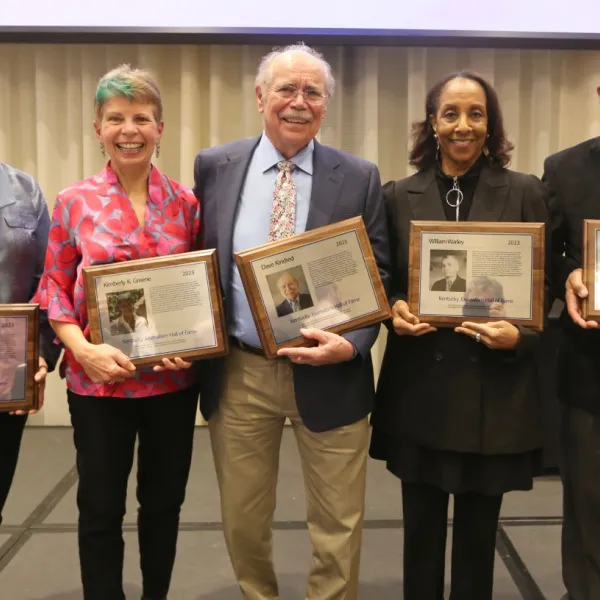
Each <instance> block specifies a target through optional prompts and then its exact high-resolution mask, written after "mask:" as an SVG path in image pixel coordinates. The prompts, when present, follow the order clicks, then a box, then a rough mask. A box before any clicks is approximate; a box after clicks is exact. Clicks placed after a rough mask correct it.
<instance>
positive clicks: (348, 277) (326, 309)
mask: <svg viewBox="0 0 600 600" xmlns="http://www.w3.org/2000/svg"><path fill="white" fill-rule="evenodd" d="M234 259H235V262H236V264H237V266H238V268H239V271H240V276H241V279H242V283H243V285H244V289H245V292H246V295H247V297H248V301H249V304H250V309H251V311H252V316H253V318H254V322H255V324H256V328H257V330H258V335H259V338H260V341H261V345H262V350H263V353H264V355H265V356H266V357H267V358H275V357H276V356H277V351H278V350H279V349H280V348H289V347H298V346H309V345H311V344H312V341H311V340H308V339H307V338H305V337H304V336H302V334H301V333H300V329H302V328H309V327H311V328H312V327H314V328H317V329H322V330H325V331H331V332H333V333H338V334H343V333H346V332H348V331H352V330H354V329H358V328H360V327H366V326H368V325H374V324H376V323H379V322H381V321H384V320H385V319H388V318H389V317H390V315H391V312H390V307H389V302H388V300H387V296H386V294H385V290H384V288H383V284H382V281H381V277H380V275H379V270H378V268H377V264H376V262H375V258H374V256H373V250H372V248H371V244H370V242H369V237H368V235H367V231H366V228H365V225H364V222H363V219H362V217H353V218H351V219H347V220H345V221H340V222H338V223H333V224H331V225H326V226H325V227H320V228H318V229H313V230H310V231H307V232H305V233H301V234H298V235H295V236H292V237H289V238H286V239H284V240H280V241H276V242H270V243H267V244H263V245H261V246H257V247H255V248H250V249H248V250H245V251H243V252H238V253H236V254H234Z"/></svg>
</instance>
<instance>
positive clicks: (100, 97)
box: [40, 65, 200, 600]
mask: <svg viewBox="0 0 600 600" xmlns="http://www.w3.org/2000/svg"><path fill="white" fill-rule="evenodd" d="M95 111H96V119H95V121H94V128H95V131H96V136H97V138H98V141H99V146H100V152H101V153H102V155H103V156H106V155H108V161H107V163H106V165H105V167H104V168H103V169H102V171H100V172H99V173H97V174H96V175H93V176H92V177H89V178H88V179H85V180H84V181H80V182H78V183H75V184H73V185H72V186H70V187H68V188H66V189H65V190H63V191H62V192H61V193H60V194H59V195H58V198H57V201H56V204H55V207H54V211H53V217H52V224H51V228H50V234H49V243H48V251H47V254H46V263H45V270H44V275H43V279H42V283H41V285H40V298H41V306H42V307H43V308H44V309H47V310H48V318H49V319H50V323H51V325H52V327H53V329H54V331H55V332H56V335H57V337H58V338H59V339H60V340H61V341H62V343H63V345H64V347H65V358H64V361H63V364H62V366H61V371H62V372H63V373H64V375H65V377H66V381H67V396H68V402H69V410H70V413H71V422H72V424H73V428H74V440H75V447H76V450H77V468H78V472H79V488H78V492H77V504H78V508H79V554H80V562H81V575H82V581H83V594H84V599H85V600H125V595H124V593H123V581H122V571H123V537H122V522H123V516H124V514H125V498H126V491H127V480H128V477H129V473H130V471H131V466H132V462H133V458H134V448H135V443H136V440H139V448H138V455H137V459H138V465H137V466H138V469H137V499H138V502H139V510H138V537H139V548H140V564H141V570H142V578H143V598H144V600H164V599H165V598H166V597H167V592H168V589H169V585H170V579H171V572H172V569H173V563H174V560H175V550H176V544H177V531H178V526H179V513H180V507H181V504H182V503H183V500H184V496H185V488H186V485H187V479H188V474H189V468H190V462H191V456H192V443H193V434H194V423H195V417H196V406H197V398H198V394H197V390H196V382H195V375H194V373H193V371H192V370H191V369H189V367H190V366H191V363H189V362H186V361H183V360H181V359H180V358H176V359H174V360H173V361H170V360H167V359H163V360H162V361H161V362H160V363H159V364H156V365H154V366H150V367H148V368H143V367H142V368H139V367H138V368H136V367H135V366H134V365H133V364H132V362H131V360H130V359H129V356H128V355H127V353H126V348H127V341H128V340H129V341H130V342H131V343H130V344H129V346H131V345H133V344H134V343H137V342H136V340H135V339H134V338H135V335H136V334H135V332H134V331H131V332H128V331H124V332H121V334H119V335H111V338H110V341H112V342H113V344H114V345H111V344H107V343H103V344H92V343H91V342H90V341H89V325H88V319H87V311H86V301H85V290H84V283H83V275H82V267H86V266H88V265H93V264H105V263H111V262H121V261H128V260H132V259H139V258H152V257H156V256H162V255H167V254H177V253H182V252H188V251H192V250H196V249H197V248H198V233H199V230H200V209H199V203H198V200H197V198H196V197H195V196H194V194H193V193H192V192H191V190H189V189H188V188H186V187H184V186H182V185H181V184H179V183H177V182H175V181H173V180H172V179H170V178H168V177H167V176H166V175H164V174H162V173H160V172H159V171H158V169H157V168H156V167H155V166H154V165H153V164H152V156H153V155H154V154H156V155H158V153H159V150H160V140H161V136H162V132H163V126H164V125H163V120H162V103H161V98H160V92H159V90H158V87H157V85H156V83H155V82H154V80H153V79H152V78H151V76H150V75H149V74H148V73H147V72H146V71H142V70H136V69H132V68H130V67H129V66H127V65H123V66H120V67H118V68H117V69H114V70H113V71H110V72H109V73H107V74H106V75H104V77H102V78H101V79H100V82H99V84H98V88H97V91H96V98H95ZM116 292H118V294H121V295H127V294H129V296H131V297H134V296H135V300H136V303H135V307H136V308H135V310H145V311H146V312H145V313H144V314H145V315H147V316H148V318H150V319H151V318H152V315H151V314H149V315H148V314H147V309H148V307H147V306H142V305H143V304H145V299H147V298H148V297H149V295H150V289H146V288H144V284H143V283H142V284H140V283H132V284H131V285H130V284H126V285H125V287H120V288H119V289H118V290H116ZM114 305H115V306H116V307H117V310H118V307H119V306H120V303H119V302H115V303H114ZM121 316H123V315H112V317H114V318H119V317H121ZM125 316H126V317H128V318H129V319H130V320H132V321H135V320H136V317H140V318H141V315H125Z"/></svg>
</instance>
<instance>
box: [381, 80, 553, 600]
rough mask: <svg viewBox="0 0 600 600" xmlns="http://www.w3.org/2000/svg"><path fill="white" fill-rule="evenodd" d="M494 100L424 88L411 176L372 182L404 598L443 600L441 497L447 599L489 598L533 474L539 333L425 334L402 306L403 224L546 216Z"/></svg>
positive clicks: (461, 85)
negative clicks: (378, 201) (512, 501)
mask: <svg viewBox="0 0 600 600" xmlns="http://www.w3.org/2000/svg"><path fill="white" fill-rule="evenodd" d="M511 149H512V145H511V144H510V143H509V142H508V140H507V139H506V135H505V132H504V127H503V120H502V114H501V109H500V105H499V102H498V98H497V96H496V93H495V91H494V89H493V88H492V87H491V85H490V84H489V83H488V82H487V81H485V80H484V79H483V78H481V77H479V76H478V75H475V74H473V73H468V72H460V73H456V74H452V75H449V76H447V77H445V78H444V79H443V80H441V81H440V82H438V83H436V84H435V85H434V86H433V87H432V88H431V90H430V91H429V92H428V94H427V98H426V103H425V114H424V120H423V121H421V122H419V123H416V124H415V125H414V131H413V145H412V150H411V153H410V162H411V164H412V165H413V166H415V167H416V168H417V170H418V172H417V173H416V174H414V175H412V176H411V177H408V178H406V179H402V180H399V181H391V182H389V183H387V184H386V185H385V187H384V199H385V202H386V207H387V213H388V220H389V226H390V244H391V249H392V257H393V259H395V264H394V267H393V276H392V292H391V298H390V301H391V304H392V316H393V321H392V323H391V325H390V333H389V335H388V341H387V346H386V349H385V353H384V358H383V364H382V368H381V372H380V377H379V381H378V386H377V396H376V403H375V408H374V411H373V414H372V424H373V436H372V442H371V448H370V453H371V456H372V457H373V458H376V459H380V460H384V461H386V464H387V468H388V470H389V471H390V472H391V473H393V474H394V475H395V476H396V477H398V478H399V479H401V481H402V502H403V517H404V581H403V585H404V598H405V600H441V599H442V598H443V597H444V563H445V548H446V535H447V525H448V523H447V518H448V515H447V512H448V501H449V495H450V494H453V495H454V521H453V527H452V576H451V579H452V583H451V596H450V597H451V598H453V599H454V598H456V599H457V600H491V598H492V586H493V571H494V555H495V543H496V529H497V523H498V516H499V513H500V506H501V504H502V497H503V494H504V493H505V492H507V491H509V490H528V489H531V487H532V479H533V477H534V476H535V475H536V474H538V473H539V472H540V470H541V446H542V419H541V415H540V412H541V409H540V399H539V397H538V389H537V383H536V372H535V365H534V349H535V347H536V344H537V341H538V334H537V333H535V332H533V331H531V330H528V329H525V328H523V327H518V326H515V325H512V324H510V323H508V322H507V321H505V320H497V321H492V322H487V323H475V322H470V321H468V320H465V321H464V322H463V323H461V324H460V326H457V327H455V328H443V329H439V330H438V329H437V328H435V327H433V326H431V325H430V324H429V323H423V322H420V321H419V320H418V319H417V318H416V317H415V316H414V315H413V314H411V313H410V312H409V310H408V305H407V302H406V298H407V288H408V276H409V269H410V267H409V264H408V256H409V230H410V222H411V220H435V221H443V220H448V221H453V220H455V219H456V217H457V212H456V204H457V202H456V196H457V194H456V192H452V193H449V192H450V190H451V189H452V188H453V186H454V185H456V186H458V188H459V189H460V190H461V192H462V198H463V199H462V202H461V203H460V206H459V212H458V218H459V220H461V221H508V222H514V221H517V222H543V223H546V222H548V215H547V208H546V201H545V193H544V188H543V185H542V183H541V182H540V180H539V179H537V178H536V177H534V176H532V175H524V174H521V173H517V172H513V171H510V170H508V169H507V168H506V165H507V164H508V162H509V153H510V151H511Z"/></svg>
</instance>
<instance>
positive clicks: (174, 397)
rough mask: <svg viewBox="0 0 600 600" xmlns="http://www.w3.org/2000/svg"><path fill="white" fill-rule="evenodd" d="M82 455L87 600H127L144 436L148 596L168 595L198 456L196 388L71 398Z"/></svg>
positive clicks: (141, 532) (141, 518)
mask: <svg viewBox="0 0 600 600" xmlns="http://www.w3.org/2000/svg"><path fill="white" fill-rule="evenodd" d="M68 401H69V410H70V412H71V422H72V424H73V429H74V440H75V448H76V450H77V470H78V472H79V487H78V490H77V506H78V508H79V536H78V537H79V560H80V563H81V578H82V583H83V597H84V600H125V595H124V592H123V553H124V542H123V535H122V524H123V517H124V515H125V498H126V494H127V479H128V477H129V473H130V471H131V467H132V463H133V457H134V449H135V443H136V438H138V441H139V445H138V455H137V458H138V473H137V500H138V503H139V509H138V539H139V549H140V566H141V571H142V581H143V593H144V597H147V598H149V599H152V600H154V599H157V600H159V599H162V598H164V597H166V595H167V592H168V590H169V586H170V583H171V573H172V570H173V564H174V562H175V553H176V546H177V534H178V528H179V513H180V509H181V505H182V504H183V501H184V498H185V488H186V485H187V481H188V475H189V471H190V464H191V458H192V446H193V438H194V422H195V416H196V407H197V404H198V392H197V390H196V389H195V388H189V389H187V390H183V391H178V392H171V393H169V394H162V395H159V396H151V397H147V398H100V397H90V396H79V395H77V394H73V393H72V392H68Z"/></svg>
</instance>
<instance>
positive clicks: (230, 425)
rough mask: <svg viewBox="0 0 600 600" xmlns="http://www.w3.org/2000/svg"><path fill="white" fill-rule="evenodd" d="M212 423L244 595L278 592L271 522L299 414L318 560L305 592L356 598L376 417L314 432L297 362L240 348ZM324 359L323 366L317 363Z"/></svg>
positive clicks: (226, 522) (268, 598)
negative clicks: (287, 440)
mask: <svg viewBox="0 0 600 600" xmlns="http://www.w3.org/2000/svg"><path fill="white" fill-rule="evenodd" d="M227 361H228V363H227V368H226V375H225V387H224V390H223V395H222V398H221V400H220V405H219V409H218V411H217V412H216V414H215V415H213V416H212V417H211V419H210V421H209V424H208V425H209V431H210V436H211V443H212V450H213V455H214V460H215V466H216V471H217V478H218V482H219V490H220V494H221V511H222V519H223V530H224V534H225V541H226V543H227V549H228V551H229V556H230V558H231V562H232V565H233V569H234V571H235V574H236V577H237V580H238V582H239V585H240V588H241V590H242V593H243V596H244V598H247V599H248V600H272V599H278V598H279V592H278V586H277V578H276V576H275V571H274V568H273V543H272V530H271V527H272V523H273V513H274V511H275V503H276V488H277V475H278V469H279V450H280V445H281V436H282V433H283V427H284V424H285V420H286V418H288V419H289V420H290V421H291V424H292V427H293V430H294V434H295V436H296V442H297V444H298V451H299V454H300V460H301V464H302V471H303V475H304V485H305V490H306V499H307V523H308V532H309V535H310V539H311V542H312V548H313V553H312V565H311V568H310V574H309V578H308V586H307V591H306V598H307V599H310V600H317V599H318V600H334V599H335V600H338V599H339V600H341V599H344V600H355V599H356V598H357V597H358V576H359V562H360V549H361V540H362V521H363V516H364V499H365V478H366V461H367V450H368V440H369V425H368V420H367V418H364V419H362V420H360V421H358V422H357V423H353V424H351V425H348V426H345V427H340V428H338V429H335V430H333V431H327V432H324V433H314V432H312V431H310V430H308V429H307V428H306V427H305V426H304V425H303V423H302V421H301V419H300V416H299V415H298V409H297V407H296V401H295V397H294V386H293V372H292V365H291V363H290V362H289V361H288V360H287V359H276V360H267V359H265V358H263V357H262V356H258V355H255V354H251V353H248V352H244V351H242V350H240V349H238V348H235V347H233V348H232V349H231V354H230V355H229V356H228V358H227ZM317 368H318V367H315V369H317Z"/></svg>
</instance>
